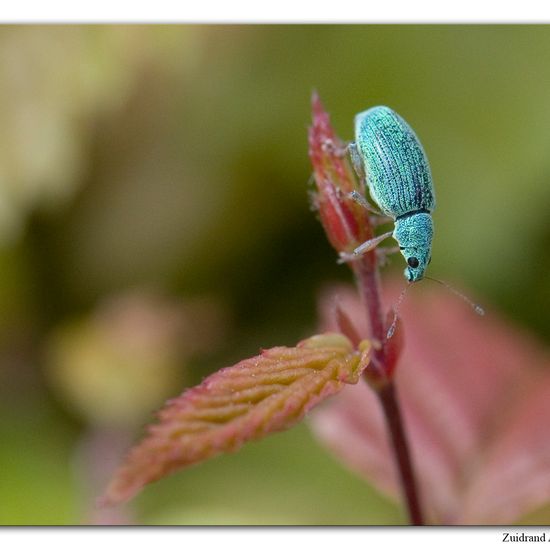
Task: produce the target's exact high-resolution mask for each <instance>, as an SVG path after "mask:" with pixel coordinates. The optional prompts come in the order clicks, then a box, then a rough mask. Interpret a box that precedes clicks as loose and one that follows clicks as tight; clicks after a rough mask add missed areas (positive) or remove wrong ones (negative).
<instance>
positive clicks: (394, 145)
mask: <svg viewBox="0 0 550 550" xmlns="http://www.w3.org/2000/svg"><path fill="white" fill-rule="evenodd" d="M350 152H351V158H352V161H353V164H354V166H355V169H356V170H357V172H358V173H359V175H360V176H362V177H363V178H364V180H365V183H366V185H367V186H368V188H369V191H370V195H371V197H372V199H373V200H374V201H375V202H376V204H378V206H379V207H380V209H381V210H382V212H383V213H384V214H386V215H388V216H390V217H391V218H393V220H394V230H393V232H389V233H386V234H384V235H381V236H380V237H376V238H375V239H372V240H371V241H367V242H366V243H364V244H362V245H361V246H359V247H358V248H356V249H355V250H354V252H353V254H352V255H343V256H344V259H351V258H352V257H357V256H358V255H360V254H362V253H364V252H366V251H367V250H371V249H372V248H374V247H375V246H376V245H377V244H378V243H379V242H381V241H382V240H384V239H385V238H387V237H393V238H394V239H395V240H396V241H397V242H398V244H399V248H400V250H401V253H402V254H403V256H404V258H405V260H406V262H407V268H406V269H405V277H406V278H407V279H408V280H409V281H411V282H412V281H419V280H420V279H422V277H423V276H424V272H425V270H426V267H427V265H428V263H429V262H430V259H431V248H432V235H433V223H432V217H431V212H432V211H433V209H434V208H435V197H434V190H433V184H432V176H431V173H430V166H429V164H428V159H427V158H426V154H425V153H424V149H423V148H422V145H421V144H420V141H419V140H418V138H417V137H416V134H415V133H414V131H413V130H412V128H411V127H410V126H409V125H408V124H407V123H406V122H405V121H404V120H403V119H402V118H401V117H400V116H399V115H398V114H397V113H396V112H394V111H393V110H392V109H390V108H389V107H382V106H381V107H373V108H372V109H369V110H368V111H364V112H363V113H360V114H358V115H357V116H356V117H355V143H353V144H351V145H350Z"/></svg>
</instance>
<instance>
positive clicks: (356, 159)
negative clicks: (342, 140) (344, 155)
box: [347, 141, 367, 183]
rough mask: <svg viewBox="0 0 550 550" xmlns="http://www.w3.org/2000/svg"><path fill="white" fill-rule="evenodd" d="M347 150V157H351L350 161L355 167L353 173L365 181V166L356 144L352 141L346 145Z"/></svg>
mask: <svg viewBox="0 0 550 550" xmlns="http://www.w3.org/2000/svg"><path fill="white" fill-rule="evenodd" d="M347 149H348V151H349V157H350V159H351V163H352V164H353V168H354V169H355V173H356V174H357V175H358V176H359V178H360V179H361V182H362V183H365V180H366V179H367V176H366V174H365V167H364V166H363V160H362V159H361V155H360V154H359V151H358V150H357V145H355V143H354V142H353V141H352V142H351V143H350V144H349V145H348V147H347Z"/></svg>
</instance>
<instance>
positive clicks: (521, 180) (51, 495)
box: [0, 25, 550, 524]
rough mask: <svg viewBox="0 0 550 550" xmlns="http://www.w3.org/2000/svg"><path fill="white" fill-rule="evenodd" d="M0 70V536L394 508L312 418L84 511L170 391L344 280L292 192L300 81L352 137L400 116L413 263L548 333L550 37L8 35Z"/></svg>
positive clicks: (301, 133) (348, 30)
mask: <svg viewBox="0 0 550 550" xmlns="http://www.w3.org/2000/svg"><path fill="white" fill-rule="evenodd" d="M0 78H1V81H2V86H0V125H1V128H2V132H1V133H0V312H1V313H0V361H1V364H0V523H1V524H81V523H93V522H96V523H97V522H99V523H101V522H117V521H119V522H132V523H145V524H158V523H181V524H196V523H200V524H228V523H229V524H231V523H236V524H255V523H275V524H277V523H279V524H280V523H282V524H303V523H306V524H357V523H395V522H402V521H404V519H405V518H404V516H403V514H402V512H401V511H400V509H399V508H398V507H397V506H395V505H394V504H392V503H390V502H389V501H387V500H386V499H385V498H384V497H382V496H380V495H379V494H378V493H377V492H376V491H375V490H374V489H372V488H370V487H369V486H368V485H367V484H366V483H365V482H364V481H362V480H360V479H359V478H357V477H355V476H354V475H353V474H351V473H349V472H347V471H346V470H345V469H344V468H343V467H342V466H340V464H339V463H338V462H337V461H336V460H335V459H334V458H332V456H329V455H328V454H327V453H326V452H325V450H324V449H323V448H322V447H321V446H320V444H319V443H318V442H317V441H316V440H315V439H314V438H313V437H312V436H311V435H310V433H309V431H308V428H307V426H306V425H300V426H298V427H296V428H294V429H293V430H290V431H289V432H286V433H283V434H278V435H274V436H272V437H271V438H268V439H266V440H265V441H262V442H260V443H255V444H251V445H249V446H247V447H245V448H244V449H243V450H242V451H240V452H239V453H237V454H236V455H231V456H223V457H218V458H216V459H214V460H212V461H210V462H208V463H206V464H204V465H200V466H197V467H194V468H192V469H190V470H188V471H185V472H181V473H179V474H177V475H175V476H172V477H170V478H168V479H165V480H163V481H161V482H160V483H158V484H156V485H154V486H151V487H150V488H148V489H146V491H145V492H144V493H143V494H142V495H141V496H140V497H138V498H137V499H136V501H135V502H134V503H133V504H132V505H131V506H129V507H128V508H127V509H125V510H122V511H103V512H98V511H97V510H95V509H94V507H93V500H94V498H95V497H96V496H97V494H98V493H99V491H100V490H101V488H102V487H103V485H104V483H105V480H106V477H107V476H108V475H109V473H110V472H111V471H112V468H113V466H114V464H115V463H116V462H117V460H118V458H119V456H120V453H121V452H123V451H124V449H125V448H126V446H127V445H128V444H129V442H131V441H132V440H135V438H136V437H137V436H138V434H139V433H140V429H141V426H143V425H144V424H145V423H146V422H147V421H148V419H150V414H151V412H152V411H153V410H155V409H157V408H158V407H159V406H160V405H161V403H162V402H163V400H164V399H165V398H166V397H168V396H173V395H176V394H178V393H180V391H181V390H182V388H183V387H185V386H186V385H190V384H195V383H197V382H199V381H200V380H201V379H202V377H204V376H205V375H206V374H208V373H209V372H212V371H213V370H216V369H218V368H220V367H222V366H227V365H230V364H232V363H233V362H235V361H237V360H238V359H241V358H244V357H248V356H251V355H254V354H255V353H257V351H258V349H259V348H260V347H270V346H273V345H279V344H286V345H293V344H294V343H295V342H297V341H298V340H299V339H301V338H303V337H306V336H308V335H310V334H311V333H312V332H313V331H314V330H315V328H316V299H317V296H318V293H319V291H320V289H322V288H323V286H324V285H326V284H327V283H328V282H331V281H338V280H340V281H342V280H343V281H349V280H351V277H350V276H349V275H348V272H347V270H346V269H345V268H344V267H341V266H337V265H336V262H335V253H334V252H333V251H332V249H331V248H330V246H329V245H328V244H327V242H326V239H325V237H324V235H323V232H322V229H321V226H320V225H319V223H318V222H317V220H316V218H315V216H314V215H313V213H312V212H311V211H310V209H309V204H308V197H307V181H308V178H309V176H310V172H311V171H310V166H309V161H308V157H307V126H308V124H309V101H310V95H311V92H312V90H313V89H314V88H315V89H317V90H318V91H319V93H320V95H321V98H322V99H323V101H324V103H325V106H326V107H327V109H328V110H329V111H330V112H331V114H332V120H333V122H334V124H335V127H336V129H337V131H338V132H339V133H340V135H341V136H342V137H343V138H344V139H351V138H352V128H353V116H354V114H355V113H357V112H359V111H361V110H364V109H366V108H368V107H370V106H373V105H376V104H387V105H389V106H391V107H392V108H394V109H395V110H397V111H398V112H399V113H400V114H401V115H402V116H404V117H405V118H406V119H407V120H408V122H409V123H410V124H411V125H412V126H413V128H415V130H416V131H417V133H418V134H419V136H420V138H421V140H422V142H423V144H424V147H425V149H426V151H427V152H428V155H429V158H430V162H431V166H432V172H433V176H434V180H435V184H436V193H437V200H438V208H437V210H436V212H435V215H434V219H435V224H436V237H435V243H434V253H433V262H432V265H431V267H430V269H431V274H432V275H433V276H437V277H440V278H443V279H445V280H448V281H451V282H455V283H456V284H458V285H459V286H461V287H463V288H467V289H468V291H469V292H470V293H471V294H472V295H473V296H475V297H476V299H478V300H479V301H481V303H483V304H484V306H486V307H490V308H493V309H498V310H500V311H501V312H502V313H503V314H504V315H505V316H507V317H508V318H510V319H513V320H514V321H515V322H517V323H518V324H520V325H522V326H523V327H525V328H526V329H527V330H529V331H531V332H532V333H534V334H536V335H538V337H539V338H541V339H542V338H547V336H548V333H549V328H550V282H549V277H548V272H549V270H550V254H549V253H548V249H549V246H550V224H549V223H548V215H549V214H548V211H549V207H550V185H549V183H550V155H549V154H548V153H549V151H550V27H547V26H513V27H512V26H416V25H412V26H396V25H388V26H364V25H360V26H340V25H325V26H303V25H293V26H187V25H184V26H125V25H113V26H3V27H0ZM392 270H395V271H399V272H400V271H401V270H402V265H401V263H400V262H398V261H396V262H393V265H392V266H391V267H390V268H389V271H392Z"/></svg>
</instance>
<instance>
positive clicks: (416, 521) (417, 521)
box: [378, 382, 424, 525]
mask: <svg viewBox="0 0 550 550" xmlns="http://www.w3.org/2000/svg"><path fill="white" fill-rule="evenodd" d="M378 397H379V399H380V403H381V404H382V409H383V410H384V416H385V417H386V421H387V423H388V428H389V431H390V435H391V440H392V446H393V451H394V453H395V459H396V461H397V466H398V468H399V477H400V479H401V486H402V489H403V492H404V494H405V500H406V503H407V509H408V511H409V520H410V523H411V524H412V525H424V520H423V517H422V510H421V508H420V501H419V499H418V490H417V485H416V480H415V476H414V471H413V467H412V461H411V455H410V452H409V445H408V443H407V437H406V435H405V428H404V425H403V418H402V417H401V411H400V409H399V401H398V399H397V394H396V391H395V385H394V383H393V382H389V383H388V384H386V385H385V386H384V387H383V388H382V389H381V390H380V391H379V392H378Z"/></svg>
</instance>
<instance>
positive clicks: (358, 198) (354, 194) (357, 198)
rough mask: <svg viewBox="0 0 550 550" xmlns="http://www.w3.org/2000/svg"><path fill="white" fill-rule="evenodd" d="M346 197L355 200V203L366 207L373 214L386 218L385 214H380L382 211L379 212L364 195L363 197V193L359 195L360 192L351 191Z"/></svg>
mask: <svg viewBox="0 0 550 550" xmlns="http://www.w3.org/2000/svg"><path fill="white" fill-rule="evenodd" d="M348 197H349V198H350V199H351V200H353V201H355V202H356V203H357V204H359V205H361V206H362V207H363V208H366V209H367V210H368V211H369V212H372V213H373V214H376V215H377V216H382V217H384V218H387V216H385V215H384V214H382V212H380V210H376V208H374V206H372V204H370V202H369V201H367V199H366V198H365V197H363V195H361V193H359V191H352V192H351V193H348ZM390 220H391V218H388V221H390ZM381 223H386V222H381Z"/></svg>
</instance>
